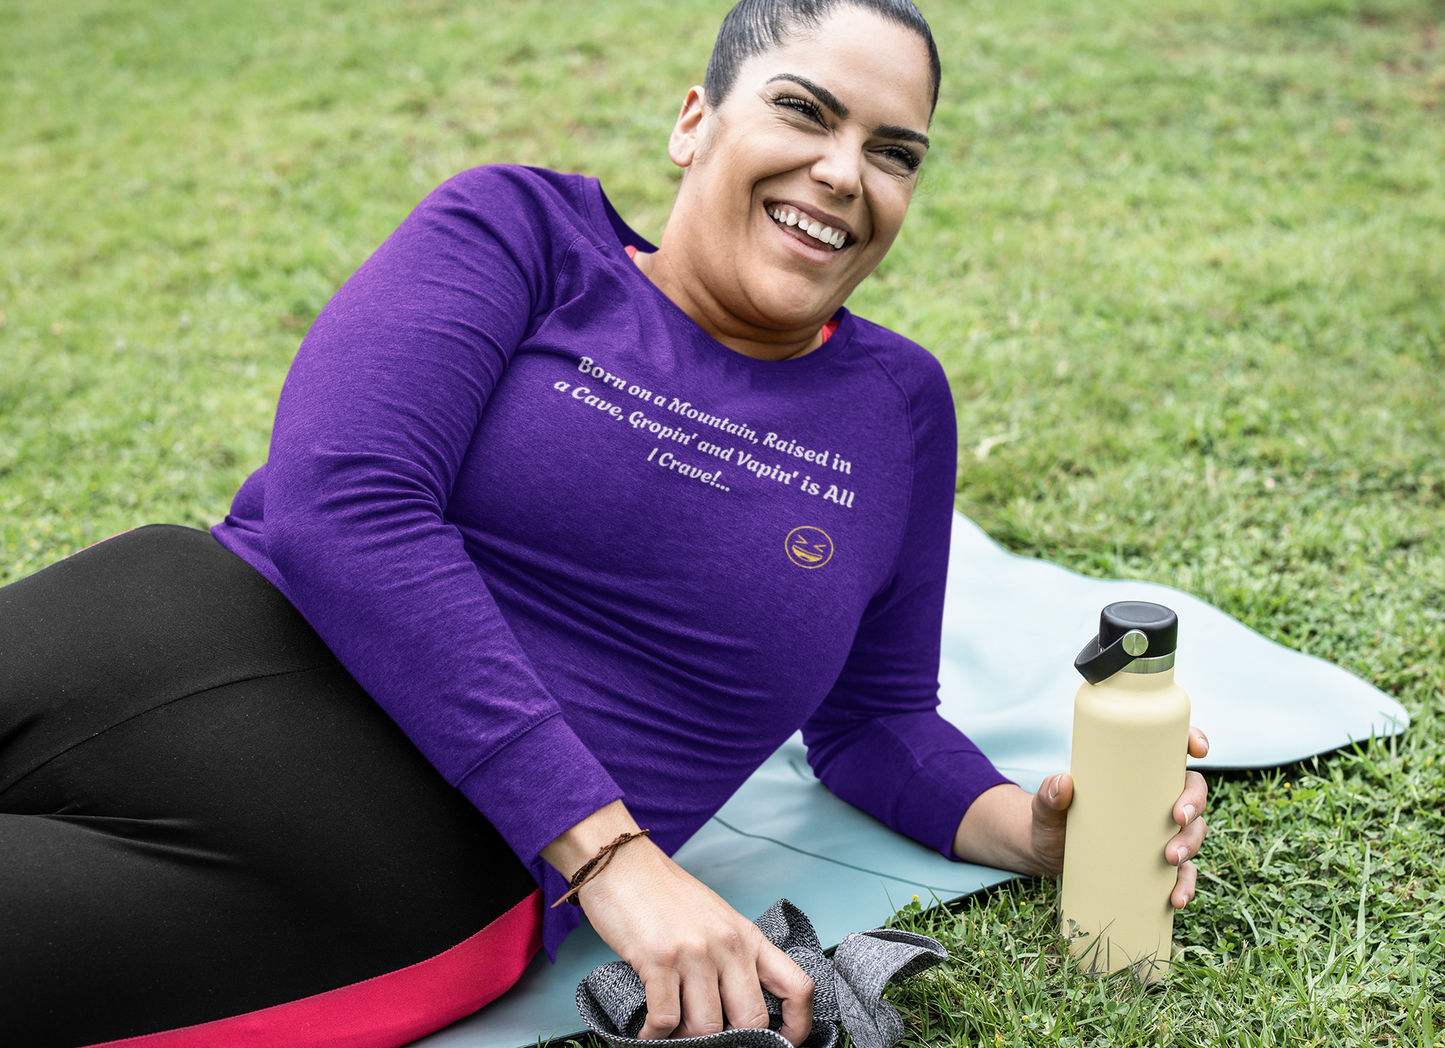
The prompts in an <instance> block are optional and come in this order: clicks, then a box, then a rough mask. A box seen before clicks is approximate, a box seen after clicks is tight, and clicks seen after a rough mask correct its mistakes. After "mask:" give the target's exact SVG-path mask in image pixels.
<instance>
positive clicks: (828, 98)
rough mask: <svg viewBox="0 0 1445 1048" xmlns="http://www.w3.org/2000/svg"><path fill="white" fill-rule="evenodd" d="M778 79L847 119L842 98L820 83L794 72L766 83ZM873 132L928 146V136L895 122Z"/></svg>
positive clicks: (770, 81) (781, 75)
mask: <svg viewBox="0 0 1445 1048" xmlns="http://www.w3.org/2000/svg"><path fill="white" fill-rule="evenodd" d="M779 80H787V81H790V82H791V83H794V84H797V85H798V86H799V87H802V88H804V89H806V90H807V91H809V92H811V93H812V95H813V97H814V98H816V99H817V100H818V101H819V102H821V103H823V107H824V108H825V109H827V110H828V111H829V112H831V113H832V114H833V115H834V116H836V117H837V118H838V119H839V120H847V119H848V114H849V112H850V110H849V109H848V107H847V106H845V105H844V104H843V101H842V99H840V98H839V97H838V96H837V95H835V94H833V92H832V91H829V90H828V89H827V88H826V87H824V86H823V85H822V84H815V83H813V81H811V80H809V79H808V78H807V77H805V76H798V75H797V74H796V73H779V74H778V75H777V76H775V77H772V78H771V79H769V80H768V83H770V84H772V83H776V82H777V81H779ZM873 133H874V134H875V135H877V136H878V137H879V138H896V139H899V140H901V141H904V142H917V143H918V144H919V145H921V146H923V148H924V149H927V148H928V136H927V135H925V134H922V133H921V132H918V131H914V130H913V129H912V128H907V127H899V126H898V125H897V124H880V125H878V126H877V127H875V128H874V129H873Z"/></svg>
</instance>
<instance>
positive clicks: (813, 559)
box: [783, 526, 833, 569]
mask: <svg viewBox="0 0 1445 1048" xmlns="http://www.w3.org/2000/svg"><path fill="white" fill-rule="evenodd" d="M783 548H784V549H785V550H786V551H787V553H788V559H789V560H791V561H792V562H793V563H794V564H796V565H797V566H798V567H800V568H809V569H812V568H821V567H822V566H823V565H824V564H827V563H828V561H830V560H832V559H833V540H832V539H830V538H829V537H828V533H827V532H826V531H824V530H823V529H822V528H811V527H807V526H804V527H801V528H794V529H793V530H792V531H790V532H788V537H787V538H786V539H784V540H783Z"/></svg>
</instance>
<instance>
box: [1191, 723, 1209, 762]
mask: <svg viewBox="0 0 1445 1048" xmlns="http://www.w3.org/2000/svg"><path fill="white" fill-rule="evenodd" d="M1189 756H1191V757H1197V758H1200V759H1203V758H1204V757H1208V756H1209V739H1208V737H1207V736H1206V735H1205V734H1204V732H1202V731H1200V730H1199V729H1198V728H1195V727H1193V726H1191V727H1190V728H1189Z"/></svg>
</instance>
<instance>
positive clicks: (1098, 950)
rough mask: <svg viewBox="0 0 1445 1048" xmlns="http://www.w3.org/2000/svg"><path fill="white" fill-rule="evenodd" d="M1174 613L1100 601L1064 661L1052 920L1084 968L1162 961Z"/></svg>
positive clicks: (1182, 702)
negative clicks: (1092, 625)
mask: <svg viewBox="0 0 1445 1048" xmlns="http://www.w3.org/2000/svg"><path fill="white" fill-rule="evenodd" d="M1178 637H1179V619H1178V617H1177V616H1176V615H1175V614H1174V612H1172V611H1170V610H1169V609H1168V608H1166V607H1164V606H1162V605H1159V604H1149V603H1145V602H1143V601H1121V602H1120V603H1117V604H1110V605H1109V606H1108V607H1106V608H1105V609H1104V610H1103V611H1102V612H1100V614H1099V635H1098V636H1097V637H1095V638H1094V639H1093V640H1091V641H1090V642H1089V643H1088V644H1086V645H1085V646H1084V650H1083V651H1081V652H1079V657H1078V658H1077V659H1075V660H1074V667H1075V668H1076V669H1077V670H1078V671H1079V672H1080V673H1082V674H1083V675H1084V681H1085V683H1083V684H1081V685H1079V691H1078V694H1077V695H1075V697H1074V739H1073V751H1072V756H1071V758H1070V768H1069V773H1070V774H1071V775H1072V776H1073V779H1074V799H1073V802H1072V803H1071V804H1070V806H1069V813H1068V834H1067V836H1066V838H1065V843H1064V876H1063V885H1062V891H1061V898H1060V901H1059V930H1060V931H1061V932H1062V933H1063V934H1064V935H1065V936H1066V937H1067V938H1068V940H1069V949H1070V952H1072V953H1073V955H1074V956H1075V957H1076V958H1077V959H1078V960H1079V963H1080V965H1081V967H1082V968H1083V969H1084V970H1085V971H1086V972H1090V973H1093V974H1099V975H1103V974H1107V973H1109V972H1116V971H1120V970H1122V969H1125V968H1128V969H1131V970H1132V971H1133V972H1134V974H1135V975H1136V976H1137V977H1138V978H1139V979H1140V980H1142V981H1144V982H1152V981H1154V980H1156V979H1158V978H1159V977H1160V976H1161V975H1163V974H1164V973H1165V972H1166V971H1168V968H1169V951H1170V946H1171V945H1172V942H1173V934H1174V908H1173V906H1171V905H1170V902H1169V896H1170V894H1171V893H1172V892H1173V890H1174V881H1175V876H1176V874H1177V870H1176V868H1175V867H1174V866H1172V865H1171V864H1170V863H1169V861H1168V859H1167V858H1165V855H1164V845H1165V844H1166V843H1167V842H1168V840H1169V838H1171V837H1173V836H1174V834H1176V833H1177V832H1179V826H1178V824H1177V823H1175V821H1174V805H1175V803H1176V802H1177V801H1178V799H1179V794H1180V793H1181V792H1183V790H1184V772H1185V767H1184V765H1185V761H1186V759H1187V756H1188V746H1189V696H1188V695H1186V694H1185V693H1184V689H1183V688H1181V687H1179V685H1177V684H1175V683H1174V651H1175V648H1176V647H1177V641H1178Z"/></svg>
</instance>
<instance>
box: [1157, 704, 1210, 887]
mask: <svg viewBox="0 0 1445 1048" xmlns="http://www.w3.org/2000/svg"><path fill="white" fill-rule="evenodd" d="M1196 731H1198V729H1193V728H1191V729H1190V747H1189V750H1190V752H1191V753H1194V754H1195V756H1203V754H1202V753H1197V752H1195V747H1194V734H1195V732H1196ZM1200 738H1201V739H1202V738H1203V734H1202V733H1200ZM1203 750H1204V752H1205V753H1207V752H1209V743H1208V741H1205V742H1204V745H1203ZM1208 800H1209V787H1208V785H1207V784H1206V783H1205V781H1204V776H1203V775H1200V774H1199V773H1198V772H1197V771H1190V772H1185V774H1184V792H1183V793H1181V794H1180V795H1179V800H1178V802H1177V803H1176V804H1175V805H1174V821H1175V822H1177V823H1178V824H1179V825H1180V827H1182V828H1181V829H1180V831H1179V832H1178V833H1176V834H1175V835H1174V836H1173V837H1171V838H1169V843H1168V844H1166V845H1165V846H1164V856H1165V858H1167V859H1168V860H1169V861H1170V862H1171V863H1173V864H1174V865H1175V866H1178V867H1179V876H1178V877H1177V878H1176V879H1175V882H1174V892H1173V894H1171V895H1170V896H1169V902H1170V903H1171V904H1172V905H1173V907H1174V908H1175V909H1176V910H1182V909H1183V908H1184V907H1185V906H1188V905H1189V901H1190V900H1191V899H1193V898H1194V884H1195V880H1196V879H1197V877H1198V871H1196V870H1195V868H1194V864H1193V863H1192V862H1190V861H1189V860H1190V859H1192V858H1194V856H1196V855H1198V854H1199V849H1200V847H1201V846H1202V845H1203V844H1204V837H1205V835H1206V834H1207V833H1208V832H1209V825H1208V823H1206V822H1205V821H1204V806H1205V804H1206V802H1207V801H1208Z"/></svg>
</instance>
